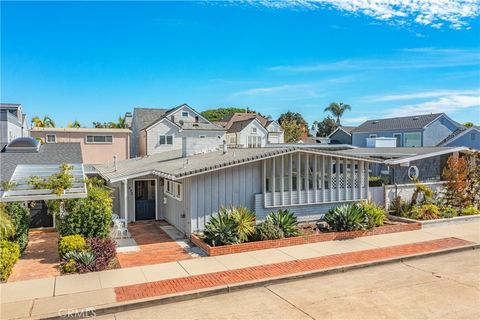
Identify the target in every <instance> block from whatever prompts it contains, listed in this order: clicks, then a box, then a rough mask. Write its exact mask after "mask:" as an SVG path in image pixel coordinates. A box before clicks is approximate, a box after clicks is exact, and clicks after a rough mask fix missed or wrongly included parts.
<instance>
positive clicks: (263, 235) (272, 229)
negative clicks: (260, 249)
mask: <svg viewBox="0 0 480 320" xmlns="http://www.w3.org/2000/svg"><path fill="white" fill-rule="evenodd" d="M283 238H285V235H284V234H283V230H282V229H281V228H280V227H279V226H278V225H276V224H274V223H273V221H271V220H265V221H264V222H262V223H260V224H259V225H258V226H257V228H256V229H255V240H259V241H261V240H276V239H283Z"/></svg>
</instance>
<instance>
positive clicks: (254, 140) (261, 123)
mask: <svg viewBox="0 0 480 320" xmlns="http://www.w3.org/2000/svg"><path fill="white" fill-rule="evenodd" d="M217 124H219V125H221V126H223V127H224V128H225V129H226V130H227V144H229V145H231V146H237V147H243V148H251V147H264V146H266V145H267V144H277V143H283V142H284V132H283V129H282V127H281V126H280V124H279V123H278V122H277V121H275V120H268V119H266V118H264V117H262V116H260V115H259V114H256V113H235V114H233V115H230V116H228V117H225V118H223V119H222V120H220V121H219V122H217Z"/></svg>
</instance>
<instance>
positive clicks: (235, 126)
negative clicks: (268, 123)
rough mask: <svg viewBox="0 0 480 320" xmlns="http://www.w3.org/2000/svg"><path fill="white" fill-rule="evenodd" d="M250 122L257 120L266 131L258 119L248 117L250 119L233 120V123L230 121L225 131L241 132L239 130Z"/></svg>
mask: <svg viewBox="0 0 480 320" xmlns="http://www.w3.org/2000/svg"><path fill="white" fill-rule="evenodd" d="M252 122H257V123H258V124H259V125H260V127H261V128H262V129H263V130H265V131H267V130H266V129H265V127H264V126H263V125H262V124H261V123H260V121H258V119H256V118H250V119H246V120H242V121H235V122H234V123H232V125H231V126H230V128H229V129H228V130H227V133H236V132H241V131H243V129H245V128H246V127H247V126H248V125H249V124H250V123H252Z"/></svg>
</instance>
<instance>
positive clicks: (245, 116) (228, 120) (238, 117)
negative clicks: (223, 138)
mask: <svg viewBox="0 0 480 320" xmlns="http://www.w3.org/2000/svg"><path fill="white" fill-rule="evenodd" d="M250 119H257V120H258V121H259V122H260V123H261V124H262V126H264V127H266V126H267V125H268V120H267V119H265V118H264V117H262V116H261V115H259V114H256V113H234V114H232V115H230V116H227V117H225V118H223V119H221V120H220V121H219V122H224V123H225V128H226V129H229V128H230V127H231V126H232V125H233V124H234V123H235V122H238V121H246V120H250Z"/></svg>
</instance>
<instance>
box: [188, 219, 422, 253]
mask: <svg viewBox="0 0 480 320" xmlns="http://www.w3.org/2000/svg"><path fill="white" fill-rule="evenodd" d="M419 229H421V224H419V223H407V224H388V225H384V226H381V227H376V228H373V229H369V230H357V231H344V232H321V233H318V234H311V235H304V236H299V237H291V238H284V239H278V240H264V241H253V242H245V243H238V244H232V245H225V246H216V247H213V246H210V245H208V244H207V243H205V242H204V241H203V240H202V238H200V237H199V236H198V235H196V234H192V236H191V240H192V242H193V243H194V244H195V245H196V246H198V247H199V248H201V249H202V250H203V251H205V253H206V254H207V255H209V256H220V255H224V254H230V253H241V252H247V251H255V250H262V249H271V248H280V247H288V246H295V245H300V244H308V243H315V242H323V241H332V240H345V239H352V238H358V237H366V236H374V235H379V234H387V233H396V232H404V231H413V230H419Z"/></svg>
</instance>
